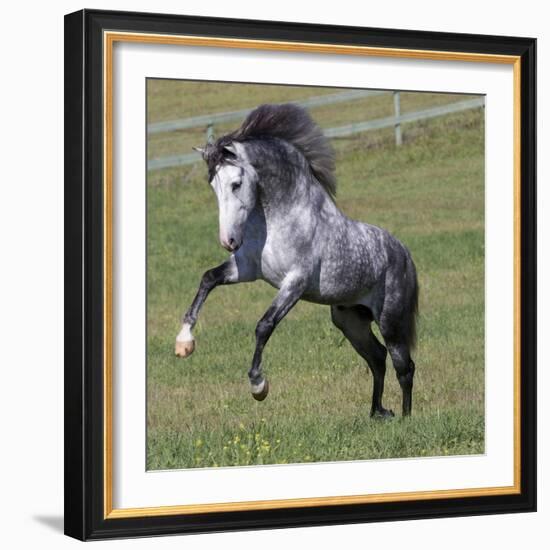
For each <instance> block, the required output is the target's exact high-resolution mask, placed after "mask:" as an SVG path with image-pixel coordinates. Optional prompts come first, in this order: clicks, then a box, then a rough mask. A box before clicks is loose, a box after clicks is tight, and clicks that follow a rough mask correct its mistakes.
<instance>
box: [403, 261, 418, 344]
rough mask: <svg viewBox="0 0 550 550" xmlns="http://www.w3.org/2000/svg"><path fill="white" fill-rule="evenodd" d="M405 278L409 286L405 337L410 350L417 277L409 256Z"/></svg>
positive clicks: (416, 314) (416, 312)
mask: <svg viewBox="0 0 550 550" xmlns="http://www.w3.org/2000/svg"><path fill="white" fill-rule="evenodd" d="M406 277H407V283H408V286H409V289H408V290H409V291H408V293H407V294H408V300H407V302H408V303H407V304H406V309H405V319H404V320H405V333H406V334H405V335H406V339H407V343H408V345H409V347H410V349H414V348H415V347H416V322H417V318H418V293H419V287H418V277H417V275H416V267H415V265H414V262H413V260H412V258H411V256H410V254H407V265H406Z"/></svg>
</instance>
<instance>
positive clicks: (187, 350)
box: [176, 340, 195, 357]
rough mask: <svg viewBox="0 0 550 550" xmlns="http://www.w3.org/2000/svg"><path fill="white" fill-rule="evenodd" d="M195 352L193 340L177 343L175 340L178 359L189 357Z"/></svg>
mask: <svg viewBox="0 0 550 550" xmlns="http://www.w3.org/2000/svg"><path fill="white" fill-rule="evenodd" d="M194 351H195V340H191V341H190V342H178V341H177V340H176V355H177V356H178V357H189V356H190V355H191V354H192V353H193V352H194Z"/></svg>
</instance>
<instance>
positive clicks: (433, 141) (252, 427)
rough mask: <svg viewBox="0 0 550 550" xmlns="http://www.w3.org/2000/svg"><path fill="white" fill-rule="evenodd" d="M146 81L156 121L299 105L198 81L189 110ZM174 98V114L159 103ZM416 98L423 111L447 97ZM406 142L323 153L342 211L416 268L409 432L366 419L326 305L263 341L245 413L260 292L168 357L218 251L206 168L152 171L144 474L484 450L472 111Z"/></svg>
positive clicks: (368, 137) (480, 171)
mask: <svg viewBox="0 0 550 550" xmlns="http://www.w3.org/2000/svg"><path fill="white" fill-rule="evenodd" d="M154 82H155V87H154V89H151V88H150V90H149V91H150V93H151V97H153V98H154V99H155V101H149V115H150V118H151V119H153V120H161V119H167V118H177V117H178V116H193V115H195V114H200V113H201V112H202V113H204V112H215V111H217V110H230V109H234V108H242V107H248V106H250V105H251V104H254V102H256V103H259V102H261V101H279V100H285V99H287V96H286V95H285V94H287V95H288V94H290V96H292V94H294V95H293V96H292V97H304V96H305V95H312V93H311V89H300V88H298V89H296V88H289V87H285V88H284V89H283V90H282V91H281V89H280V88H278V87H271V88H270V89H268V90H266V92H265V93H264V94H263V95H260V93H259V92H258V88H260V87H257V86H256V87H254V86H243V87H241V88H242V94H239V93H238V91H239V88H238V87H234V88H232V89H231V90H229V92H231V93H229V92H228V93H227V94H226V95H225V98H224V97H223V96H224V94H221V96H220V93H219V91H218V90H215V89H214V88H215V86H214V85H210V88H212V89H211V90H209V93H208V94H206V95H205V96H201V99H200V101H201V102H202V103H201V104H200V108H201V109H202V111H197V106H196V104H195V97H194V96H190V95H189V93H184V92H185V91H186V90H187V91H188V92H189V88H186V86H189V84H188V83H181V82H180V83H178V86H179V87H176V88H174V85H173V84H165V87H163V86H162V82H161V81H154ZM193 85H196V83H193ZM203 86H204V85H203ZM249 88H253V89H252V90H251V89H249ZM218 89H219V85H218ZM178 90H179V96H178V101H179V103H178V104H177V105H178V108H177V109H175V108H174V107H173V105H172V107H170V101H172V100H167V102H163V100H162V98H163V97H164V96H167V94H169V95H170V97H172V95H174V94H175V92H176V91H178ZM329 92H334V90H329ZM318 93H319V90H318V89H317V90H316V91H315V95H317V94H318ZM277 94H279V95H277ZM281 94H282V95H283V96H284V97H282V96H281ZM300 94H302V95H300ZM429 95H430V96H432V98H431V100H432V101H431V103H428V104H434V103H437V102H438V101H448V99H449V96H445V97H443V94H441V95H436V94H429ZM181 96H183V97H181ZM290 96H289V97H288V98H290V99H292V97H290ZM410 96H411V97H410V98H407V101H408V102H409V103H408V104H409V105H424V104H425V102H426V101H427V99H426V97H424V96H425V94H410ZM414 96H422V97H414ZM434 96H436V97H435V100H434ZM190 97H193V101H190V100H189V98H190ZM174 101H175V100H174ZM251 102H252V103H251ZM241 103H242V104H241ZM170 109H171V110H170ZM340 109H341V106H335V107H333V110H335V111H338V110H340ZM175 111H177V113H176V112H175ZM340 115H341V113H339V114H338V116H340ZM334 116H335V117H336V114H334ZM353 116H355V115H353ZM327 117H328V114H327ZM366 118H369V117H366ZM352 120H353V119H352ZM349 121H351V120H347V121H344V122H349ZM404 138H405V142H404V145H403V146H402V147H401V148H395V146H394V145H393V141H392V140H393V134H392V132H391V131H381V132H376V133H365V134H360V135H355V136H352V137H350V138H346V139H340V140H337V141H336V143H335V146H336V150H337V176H338V182H339V192H338V204H339V206H340V207H341V208H342V210H344V212H346V213H347V214H348V215H350V216H351V217H354V218H358V219H362V220H364V221H368V222H370V223H374V224H377V225H381V226H383V227H386V228H387V229H389V230H390V231H391V232H392V233H394V234H395V235H396V236H397V237H398V238H400V239H401V240H402V241H403V242H404V243H405V244H406V245H407V246H408V247H409V248H410V250H411V252H412V255H413V257H414V259H415V262H416V265H417V270H418V274H419V280H420V287H421V292H420V318H419V327H418V336H419V339H418V347H417V350H416V352H415V354H414V358H415V362H416V365H417V374H416V378H415V389H414V402H413V416H412V417H411V418H409V419H406V420H401V419H400V418H396V419H394V420H392V421H388V422H380V421H374V420H371V419H370V418H369V414H368V413H369V410H370V400H371V392H372V376H371V375H370V372H369V370H368V368H367V366H366V365H365V363H364V361H363V360H362V359H361V358H360V357H359V356H358V355H357V354H356V353H355V351H354V350H353V349H352V348H351V346H350V345H349V343H348V342H347V341H346V340H344V339H343V337H342V335H341V333H339V332H338V331H337V330H336V329H335V328H334V327H333V326H332V324H331V322H330V314H329V309H328V308H327V307H325V306H318V305H314V304H309V303H301V302H300V303H298V305H297V306H296V307H295V308H294V310H293V311H291V312H290V314H289V315H288V316H287V318H286V319H285V320H284V321H283V322H282V323H281V324H280V325H279V327H278V328H277V330H276V331H275V333H274V334H273V336H272V338H271V339H270V341H269V344H268V345H267V347H266V350H265V352H264V361H263V367H264V371H265V373H266V375H267V377H268V378H269V381H270V387H271V390H270V394H269V396H268V398H267V399H266V400H265V401H263V402H261V403H258V402H256V401H254V400H253V399H252V397H251V395H250V389H249V384H248V379H247V375H246V372H247V370H248V368H249V366H250V361H251V358H252V353H253V350H254V328H255V324H256V322H257V321H258V319H259V318H260V317H261V315H262V314H263V312H264V311H265V310H266V309H267V307H268V306H269V304H270V302H271V300H272V299H273V297H274V295H275V290H274V289H273V288H271V287H270V286H268V285H267V284H265V283H263V282H255V283H250V284H243V285H236V286H231V287H220V288H218V289H216V290H215V291H214V292H213V293H212V294H211V296H210V297H209V299H208V301H207V302H206V304H205V306H204V308H203V310H202V312H201V315H200V318H199V322H198V323H197V326H196V328H195V330H194V334H195V338H196V341H197V349H196V351H195V353H194V354H193V355H192V356H191V357H189V358H188V359H185V360H178V359H177V358H176V357H175V356H174V355H173V346H174V340H175V336H176V334H177V332H178V330H179V321H180V318H181V316H182V313H183V312H184V311H185V310H186V308H187V307H188V305H189V304H190V302H191V300H192V299H193V296H194V294H195V292H196V289H197V285H198V283H199V281H200V277H201V275H202V273H203V272H204V271H205V270H206V269H208V268H210V267H212V266H214V265H216V264H218V263H220V262H222V261H223V260H224V259H225V258H226V253H225V252H224V251H223V250H222V249H221V247H220V246H219V244H218V240H217V231H218V228H217V207H216V202H215V197H214V195H213V193H212V191H211V190H210V188H209V186H208V185H207V183H206V174H205V169H204V166H202V165H201V164H196V165H192V166H187V167H182V168H177V169H167V170H162V171H158V172H152V173H151V174H150V176H149V180H148V197H147V198H148V203H147V208H148V233H147V239H148V273H147V275H148V279H147V283H148V317H147V329H148V362H147V467H148V469H169V468H189V467H208V466H231V465H252V464H272V463H297V462H310V461H335V460H362V459H373V458H390V457H412V456H439V455H457V454H473V453H476V454H477V453H482V452H483V451H484V154H483V153H484V128H483V116H482V112H481V111H469V112H465V113H461V114H456V115H450V116H447V117H444V118H439V119H434V120H431V121H427V122H425V123H421V124H414V125H406V126H404ZM387 366H388V371H387V376H386V391H385V396H384V404H385V406H386V407H389V408H392V409H394V410H395V411H396V412H399V413H400V410H399V409H400V400H401V392H400V389H399V385H398V383H397V380H396V378H395V375H394V371H393V367H392V366H391V362H390V360H389V359H388V365H387Z"/></svg>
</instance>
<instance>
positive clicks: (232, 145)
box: [223, 142, 237, 156]
mask: <svg viewBox="0 0 550 550" xmlns="http://www.w3.org/2000/svg"><path fill="white" fill-rule="evenodd" d="M223 149H224V151H227V152H228V153H230V154H232V155H234V156H237V147H236V146H235V143H234V142H232V143H230V144H229V145H225V146H224V148H223Z"/></svg>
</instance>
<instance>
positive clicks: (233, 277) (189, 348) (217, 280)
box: [176, 256, 250, 357]
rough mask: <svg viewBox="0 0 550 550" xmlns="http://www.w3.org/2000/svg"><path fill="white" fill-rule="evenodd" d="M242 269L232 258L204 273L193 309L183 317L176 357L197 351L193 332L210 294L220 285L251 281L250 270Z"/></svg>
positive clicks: (177, 338) (177, 339) (177, 340)
mask: <svg viewBox="0 0 550 550" xmlns="http://www.w3.org/2000/svg"><path fill="white" fill-rule="evenodd" d="M242 267H243V266H241V265H239V262H238V261H237V260H236V258H235V257H234V256H231V257H230V258H229V260H227V261H226V262H224V263H223V264H221V265H219V266H218V267H215V268H213V269H209V270H208V271H206V272H205V273H204V275H203V276H202V279H201V283H200V286H199V290H198V291H197V294H196V295H195V299H194V300H193V303H192V304H191V307H190V308H189V309H188V310H187V312H186V314H185V315H184V316H183V324H182V327H181V330H180V332H179V334H178V335H177V337H176V355H177V356H178V357H187V356H189V355H191V354H192V353H193V351H194V350H195V339H194V338H193V334H192V333H191V331H192V329H193V327H194V326H195V323H196V322H197V317H198V315H199V311H200V309H201V307H202V305H203V304H204V302H205V300H206V298H207V297H208V295H209V294H210V292H211V291H212V290H214V288H216V287H217V286H218V285H228V284H234V283H238V282H240V281H243V280H250V278H249V277H246V275H249V273H248V271H249V270H248V269H242ZM243 275H244V276H243Z"/></svg>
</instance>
